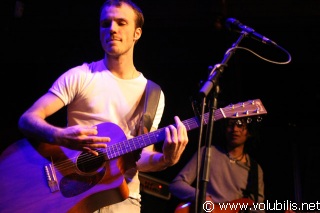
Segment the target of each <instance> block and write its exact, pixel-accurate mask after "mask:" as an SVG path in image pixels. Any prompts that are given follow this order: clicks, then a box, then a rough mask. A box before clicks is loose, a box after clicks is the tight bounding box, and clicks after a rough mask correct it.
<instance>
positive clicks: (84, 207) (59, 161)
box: [0, 99, 267, 213]
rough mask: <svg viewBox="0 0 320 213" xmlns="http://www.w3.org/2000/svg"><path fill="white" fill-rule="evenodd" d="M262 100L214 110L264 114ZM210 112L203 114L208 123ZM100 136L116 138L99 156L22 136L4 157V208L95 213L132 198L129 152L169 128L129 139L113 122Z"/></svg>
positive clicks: (192, 124)
mask: <svg viewBox="0 0 320 213" xmlns="http://www.w3.org/2000/svg"><path fill="white" fill-rule="evenodd" d="M266 113H267V111H266V110H265V108H264V106H263V105H262V103H261V101H260V100H259V99H256V100H250V101H247V102H243V103H238V104H233V105H230V106H227V107H224V108H220V109H217V110H215V112H214V117H215V120H219V119H223V118H237V117H246V116H255V115H263V114H266ZM208 117H209V115H208V113H206V114H205V115H204V122H205V123H207V122H208V119H209V118H208ZM183 123H184V125H185V126H186V128H187V130H192V129H194V128H197V127H199V121H198V119H197V118H196V117H194V118H190V119H187V120H185V121H183ZM97 127H98V132H99V134H98V135H99V136H108V137H110V138H111V139H112V141H111V142H108V146H107V148H105V149H98V150H97V151H98V152H99V156H93V155H90V154H87V153H85V152H81V151H75V150H70V149H68V148H65V147H60V146H57V145H52V144H48V143H45V142H40V143H32V142H30V141H29V140H27V139H21V140H19V141H16V142H15V143H13V144H11V145H10V146H9V147H8V148H7V149H5V150H4V152H3V153H2V154H1V156H0V188H1V197H0V212H1V213H7V212H37V213H38V212H46V213H50V212H59V213H60V212H77V213H82V212H84V213H86V212H93V211H95V210H97V209H99V208H101V207H103V206H106V205H110V204H113V203H116V202H120V201H123V200H124V199H126V198H127V197H128V194H129V191H128V186H127V184H126V182H125V180H124V176H123V174H124V171H125V169H126V168H125V166H126V164H125V163H124V159H125V156H126V155H127V154H130V153H132V152H133V151H136V150H139V149H141V148H143V147H146V146H149V145H151V144H155V143H158V142H162V141H163V140H164V139H165V130H164V129H165V128H161V129H158V130H156V131H153V132H150V133H146V134H142V135H139V136H137V137H134V138H132V139H129V140H127V138H126V136H125V134H124V132H123V131H122V129H121V128H120V127H119V126H117V125H116V124H113V123H109V122H106V123H101V124H98V125H97Z"/></svg>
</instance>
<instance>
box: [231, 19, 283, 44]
mask: <svg viewBox="0 0 320 213" xmlns="http://www.w3.org/2000/svg"><path fill="white" fill-rule="evenodd" d="M226 27H227V29H228V30H230V31H235V32H246V33H248V36H249V37H251V38H253V39H255V40H258V41H260V42H262V43H264V44H269V45H274V46H278V45H277V44H276V42H274V41H272V40H270V39H268V38H267V37H265V36H263V35H261V34H259V33H257V32H255V30H254V29H252V28H250V27H248V26H246V25H244V24H242V23H240V21H238V20H236V19H234V18H228V19H227V20H226Z"/></svg>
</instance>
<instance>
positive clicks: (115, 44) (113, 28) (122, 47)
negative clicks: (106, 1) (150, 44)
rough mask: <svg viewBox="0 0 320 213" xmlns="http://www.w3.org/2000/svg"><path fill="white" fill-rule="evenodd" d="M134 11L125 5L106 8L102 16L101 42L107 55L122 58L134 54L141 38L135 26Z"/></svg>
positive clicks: (138, 29)
mask: <svg viewBox="0 0 320 213" xmlns="http://www.w3.org/2000/svg"><path fill="white" fill-rule="evenodd" d="M135 20H136V15H135V13H134V11H133V9H132V8H131V7H130V6H129V5H127V4H125V3H123V4H122V5H121V6H120V7H115V6H111V7H105V8H104V9H103V10H102V12H101V14H100V42H101V44H102V48H103V49H104V51H105V52H106V54H107V55H112V56H115V57H117V56H120V55H123V54H127V53H132V52H133V47H134V43H135V41H136V40H137V39H139V38H140V36H141V32H142V30H141V28H137V29H136V26H135Z"/></svg>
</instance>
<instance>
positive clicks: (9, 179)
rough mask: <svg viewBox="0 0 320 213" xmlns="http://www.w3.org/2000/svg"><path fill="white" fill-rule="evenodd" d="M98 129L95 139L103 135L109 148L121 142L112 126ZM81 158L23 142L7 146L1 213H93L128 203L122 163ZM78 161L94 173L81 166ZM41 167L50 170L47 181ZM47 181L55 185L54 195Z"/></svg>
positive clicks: (1, 170)
mask: <svg viewBox="0 0 320 213" xmlns="http://www.w3.org/2000/svg"><path fill="white" fill-rule="evenodd" d="M98 128H99V129H100V130H99V134H100V135H108V136H110V137H111V138H112V139H113V140H114V142H116V141H119V140H122V139H125V135H124V134H123V132H122V130H121V129H120V128H119V127H117V126H116V125H114V124H112V123H104V124H102V125H101V126H100V127H98ZM107 131H109V132H110V133H107ZM113 134H115V136H112V135H113ZM82 155H83V153H82V152H81V151H74V150H70V149H67V148H63V147H59V146H55V145H49V144H47V143H39V144H33V143H30V142H29V141H28V140H26V139H22V140H19V141H17V142H15V143H14V144H12V145H11V146H9V147H8V148H7V149H6V150H5V151H4V152H3V153H2V155H1V156H0V188H1V194H2V195H1V198H0V212H1V213H6V212H93V211H95V210H97V209H99V208H100V207H103V206H106V205H110V204H113V203H116V202H119V201H122V200H124V199H126V198H127V197H128V193H129V192H128V187H127V185H126V182H125V180H124V177H123V175H122V174H123V172H124V171H123V163H122V158H115V159H112V160H110V161H105V160H104V161H103V162H101V161H100V162H99V164H98V165H97V163H96V160H97V159H94V158H93V160H91V157H90V156H89V157H90V158H88V159H89V160H87V158H86V157H87V156H86V155H84V156H82ZM83 159H86V160H85V163H89V164H92V163H93V164H95V165H96V168H90V167H86V165H85V164H83V163H82V165H81V161H83ZM90 161H92V162H90ZM45 165H52V166H53V167H54V169H53V171H54V173H55V174H54V175H52V176H50V171H49V172H46V170H45ZM79 165H81V167H79ZM48 175H49V176H50V177H52V178H53V177H54V176H55V177H56V180H57V185H56V186H53V192H52V191H51V188H50V187H49V185H48V183H52V182H50V181H48Z"/></svg>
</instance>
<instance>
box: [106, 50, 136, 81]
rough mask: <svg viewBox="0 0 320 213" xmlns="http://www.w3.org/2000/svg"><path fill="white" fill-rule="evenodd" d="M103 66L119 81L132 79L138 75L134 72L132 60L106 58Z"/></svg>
mask: <svg viewBox="0 0 320 213" xmlns="http://www.w3.org/2000/svg"><path fill="white" fill-rule="evenodd" d="M104 64H105V66H106V68H107V69H108V70H109V71H110V72H111V73H112V74H113V75H115V76H117V77H118V78H121V79H133V78H136V77H138V76H139V74H140V73H139V72H138V71H137V70H136V68H135V66H134V64H133V60H132V58H130V59H128V58H123V57H110V56H106V57H105V59H104Z"/></svg>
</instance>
